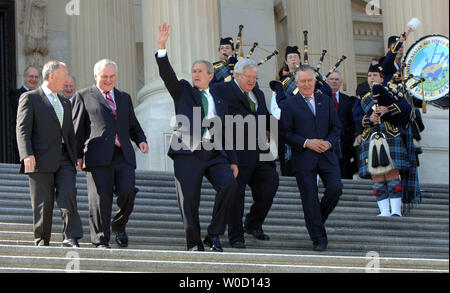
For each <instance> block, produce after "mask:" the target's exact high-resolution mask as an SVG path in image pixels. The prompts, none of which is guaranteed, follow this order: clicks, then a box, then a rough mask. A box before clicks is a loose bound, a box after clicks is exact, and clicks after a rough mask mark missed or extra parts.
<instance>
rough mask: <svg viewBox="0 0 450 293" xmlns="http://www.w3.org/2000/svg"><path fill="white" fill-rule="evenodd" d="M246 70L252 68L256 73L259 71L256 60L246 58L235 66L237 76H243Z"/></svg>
mask: <svg viewBox="0 0 450 293" xmlns="http://www.w3.org/2000/svg"><path fill="white" fill-rule="evenodd" d="M245 68H251V69H253V70H255V71H256V72H258V71H259V67H258V64H257V63H256V61H255V60H252V59H248V58H245V59H242V60H241V61H239V62H238V63H236V65H234V72H235V73H237V74H243V73H244V70H245Z"/></svg>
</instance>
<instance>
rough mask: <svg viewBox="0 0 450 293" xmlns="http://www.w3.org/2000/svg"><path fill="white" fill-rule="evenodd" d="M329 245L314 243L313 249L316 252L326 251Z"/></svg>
mask: <svg viewBox="0 0 450 293" xmlns="http://www.w3.org/2000/svg"><path fill="white" fill-rule="evenodd" d="M327 246H328V245H327V244H326V243H325V242H314V243H313V247H314V251H325V250H327Z"/></svg>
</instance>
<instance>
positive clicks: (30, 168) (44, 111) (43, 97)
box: [17, 61, 83, 247]
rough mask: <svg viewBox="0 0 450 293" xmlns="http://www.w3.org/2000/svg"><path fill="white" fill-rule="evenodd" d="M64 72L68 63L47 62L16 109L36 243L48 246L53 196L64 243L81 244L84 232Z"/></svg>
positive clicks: (70, 244)
mask: <svg viewBox="0 0 450 293" xmlns="http://www.w3.org/2000/svg"><path fill="white" fill-rule="evenodd" d="M66 77H67V68H66V66H65V64H64V63H61V62H57V61H50V62H48V63H47V64H46V65H45V66H44V69H43V79H44V83H43V85H42V87H40V88H38V89H36V90H33V91H30V92H27V93H25V94H23V95H22V96H21V98H20V101H19V107H18V111H17V142H18V147H19V153H20V160H21V162H22V166H21V170H20V172H21V173H25V174H28V176H29V182H30V195H31V204H32V207H33V216H34V238H35V244H36V246H49V243H50V236H51V232H52V218H53V206H54V201H55V199H56V203H57V204H58V207H59V209H60V210H61V214H62V219H63V236H64V239H63V246H67V247H78V246H79V245H78V239H80V238H81V237H83V230H82V226H81V220H80V216H79V214H78V211H77V201H76V195H77V190H76V187H75V183H76V179H75V175H76V169H75V165H76V142H75V134H74V130H73V124H72V112H71V109H70V104H69V102H68V101H66V100H65V99H64V98H63V97H61V96H58V95H57V93H58V92H60V91H62V89H63V87H64V82H65V79H66ZM55 190H56V192H55Z"/></svg>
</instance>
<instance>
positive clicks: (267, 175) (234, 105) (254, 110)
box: [212, 59, 279, 248]
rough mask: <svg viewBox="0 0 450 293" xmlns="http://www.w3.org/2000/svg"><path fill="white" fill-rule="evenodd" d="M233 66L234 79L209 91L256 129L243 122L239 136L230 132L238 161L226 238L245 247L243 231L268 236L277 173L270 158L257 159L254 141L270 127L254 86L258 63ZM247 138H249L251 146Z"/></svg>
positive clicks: (262, 100) (258, 151)
mask: <svg viewBox="0 0 450 293" xmlns="http://www.w3.org/2000/svg"><path fill="white" fill-rule="evenodd" d="M234 69H235V71H234V74H235V78H234V80H233V81H231V82H229V83H222V84H218V85H215V86H214V87H213V88H212V91H213V92H214V93H217V95H218V96H219V97H221V98H222V99H224V100H225V101H227V102H228V105H229V108H230V114H231V115H233V116H234V117H236V116H241V117H243V118H244V119H246V120H247V119H248V118H254V119H251V120H254V121H256V123H255V125H253V127H254V128H255V129H254V131H253V133H257V135H256V136H251V135H250V134H251V133H252V131H251V129H250V127H252V125H248V124H247V125H245V128H244V132H243V136H242V137H240V136H238V133H237V131H236V132H234V135H233V142H234V149H235V150H237V156H238V161H239V176H238V178H237V182H238V189H237V196H236V201H235V202H234V205H233V207H232V208H231V215H230V220H229V221H228V238H229V241H230V244H231V245H232V247H234V248H245V239H244V231H245V232H246V233H248V234H251V235H253V236H254V237H256V238H257V239H259V240H269V239H270V237H269V236H268V235H266V234H264V231H263V229H262V225H263V223H264V220H265V218H266V216H267V214H268V212H269V210H270V208H271V206H272V203H273V198H274V197H275V194H276V192H277V190H278V185H279V175H278V173H277V171H276V166H275V163H274V161H264V160H261V155H262V153H263V150H261V148H260V147H261V146H260V145H258V142H259V141H260V139H258V138H259V136H264V137H263V140H264V141H266V140H267V137H266V135H267V132H266V131H267V130H269V129H270V114H269V111H268V110H267V106H266V100H265V97H264V93H263V92H262V91H261V90H260V89H259V88H258V87H257V86H256V83H257V82H256V81H257V78H258V65H257V64H256V62H255V61H253V60H250V59H243V60H241V61H239V62H238V63H237V64H236V66H235V68H234ZM261 116H262V118H263V119H264V120H265V125H261V124H260V122H261V121H262V120H261V119H260V118H261ZM261 127H263V128H262V131H257V130H261ZM249 140H253V142H254V144H253V145H254V146H255V147H253V146H252V144H251V143H250V142H249ZM240 143H243V144H242V145H243V149H242V150H239V149H238V148H237V145H239V144H240ZM263 149H264V148H263ZM264 152H266V151H264ZM247 185H248V186H250V188H251V190H252V196H253V201H254V202H253V204H252V206H251V207H250V212H249V213H248V214H247V215H246V217H245V224H243V223H242V218H243V215H244V202H245V189H246V187H247Z"/></svg>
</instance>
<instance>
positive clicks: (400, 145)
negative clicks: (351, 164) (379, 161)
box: [358, 124, 410, 179]
mask: <svg viewBox="0 0 450 293" xmlns="http://www.w3.org/2000/svg"><path fill="white" fill-rule="evenodd" d="M380 126H381V129H380V130H381V132H383V133H384V134H385V136H386V140H387V143H388V144H389V151H390V154H391V158H392V161H393V163H394V165H395V166H394V168H395V169H398V170H408V169H409V168H410V158H409V156H408V151H407V149H406V145H405V143H404V141H403V139H402V136H401V135H399V136H397V137H393V136H391V135H390V134H387V133H386V131H385V128H384V124H382V125H380ZM373 133H374V128H371V129H370V135H372V134H373ZM369 145H370V139H367V140H366V141H362V143H361V147H360V152H359V154H358V161H359V176H360V177H361V178H366V179H370V178H371V176H370V173H369V171H368V169H369V168H368V165H369Z"/></svg>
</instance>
